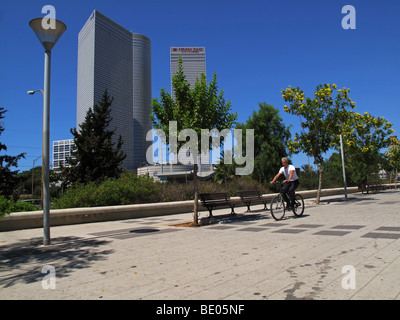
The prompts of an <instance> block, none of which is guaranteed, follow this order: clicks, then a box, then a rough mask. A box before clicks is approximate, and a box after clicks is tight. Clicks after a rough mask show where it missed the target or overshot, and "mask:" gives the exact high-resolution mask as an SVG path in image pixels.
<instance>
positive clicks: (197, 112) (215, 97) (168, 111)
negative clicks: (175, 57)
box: [150, 57, 237, 150]
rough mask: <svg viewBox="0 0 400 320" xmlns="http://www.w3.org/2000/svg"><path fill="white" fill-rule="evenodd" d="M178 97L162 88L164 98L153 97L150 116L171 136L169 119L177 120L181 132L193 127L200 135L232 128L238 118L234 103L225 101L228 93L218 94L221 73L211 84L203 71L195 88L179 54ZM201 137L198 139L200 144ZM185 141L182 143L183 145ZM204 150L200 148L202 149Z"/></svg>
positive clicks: (174, 83)
mask: <svg viewBox="0 0 400 320" xmlns="http://www.w3.org/2000/svg"><path fill="white" fill-rule="evenodd" d="M172 87H173V90H174V93H175V99H172V97H171V95H170V94H169V93H168V92H166V91H165V89H161V92H160V100H158V99H157V98H154V99H153V102H152V106H153V112H152V114H151V115H150V118H151V120H152V122H153V126H154V128H156V129H161V130H163V131H164V133H165V134H166V137H167V138H169V122H170V121H177V131H178V132H177V133H178V135H179V132H180V131H181V130H184V129H193V130H195V131H196V133H197V134H198V137H200V133H201V130H202V129H209V130H212V129H217V130H219V131H221V130H223V129H229V128H231V127H232V125H233V124H234V122H235V121H236V118H237V113H231V112H230V110H231V102H230V101H228V102H226V101H225V98H224V92H223V91H222V90H221V91H220V92H219V93H218V86H217V75H216V74H215V73H214V75H213V79H212V81H211V82H210V83H209V84H207V80H206V75H205V74H204V73H203V74H201V78H200V79H197V81H196V84H195V86H194V88H191V87H190V84H189V83H188V82H187V81H186V78H185V75H184V73H183V67H182V59H181V58H180V57H179V61H178V72H177V73H176V74H175V75H174V76H173V78H172ZM200 142H201V139H198V143H199V146H200ZM183 143H184V142H181V144H183ZM198 150H200V148H198Z"/></svg>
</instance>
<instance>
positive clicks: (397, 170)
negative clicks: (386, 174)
mask: <svg viewBox="0 0 400 320" xmlns="http://www.w3.org/2000/svg"><path fill="white" fill-rule="evenodd" d="M398 176H399V169H398V168H396V177H395V179H394V188H395V189H397V177H398Z"/></svg>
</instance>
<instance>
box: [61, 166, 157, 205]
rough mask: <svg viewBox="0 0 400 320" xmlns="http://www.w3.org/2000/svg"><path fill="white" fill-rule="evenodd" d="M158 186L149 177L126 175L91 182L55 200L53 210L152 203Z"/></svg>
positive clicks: (69, 190)
mask: <svg viewBox="0 0 400 320" xmlns="http://www.w3.org/2000/svg"><path fill="white" fill-rule="evenodd" d="M157 189H158V184H156V183H154V182H153V180H152V179H151V178H149V177H147V176H137V175H136V174H134V173H124V174H123V175H122V176H121V177H120V178H118V179H107V180H105V181H103V182H101V183H100V184H96V183H94V182H90V183H88V184H86V185H83V184H81V185H77V186H75V187H72V188H70V189H68V190H67V192H66V193H65V194H64V195H63V196H61V198H60V199H57V200H55V202H54V205H53V209H65V208H77V207H98V206H113V205H126V204H135V203H146V202H150V201H151V200H152V199H153V197H154V194H155V193H156V191H157Z"/></svg>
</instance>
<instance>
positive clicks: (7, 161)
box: [0, 107, 25, 196]
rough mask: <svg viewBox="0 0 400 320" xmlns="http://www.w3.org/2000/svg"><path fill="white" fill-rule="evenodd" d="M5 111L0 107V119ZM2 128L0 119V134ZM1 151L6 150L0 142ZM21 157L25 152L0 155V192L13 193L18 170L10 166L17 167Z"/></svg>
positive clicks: (5, 194) (4, 193)
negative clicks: (14, 154)
mask: <svg viewBox="0 0 400 320" xmlns="http://www.w3.org/2000/svg"><path fill="white" fill-rule="evenodd" d="M6 112H7V110H5V109H4V108H3V107H0V120H1V119H4V118H5V116H4V114H5V113H6ZM4 130H5V128H4V126H3V123H2V122H1V121H0V135H1V134H2V133H3V131H4ZM2 151H7V147H6V145H5V144H3V143H1V142H0V152H2ZM21 158H25V153H20V154H19V155H17V156H10V155H6V154H4V155H0V194H2V195H4V196H10V195H11V194H12V193H13V191H14V189H15V187H16V186H17V184H18V182H19V179H18V177H17V174H18V171H19V170H12V168H15V167H18V161H19V160H20V159H21Z"/></svg>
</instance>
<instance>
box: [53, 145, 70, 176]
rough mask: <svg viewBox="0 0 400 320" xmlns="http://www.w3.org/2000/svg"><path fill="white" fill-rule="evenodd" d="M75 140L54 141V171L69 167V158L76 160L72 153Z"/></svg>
mask: <svg viewBox="0 0 400 320" xmlns="http://www.w3.org/2000/svg"><path fill="white" fill-rule="evenodd" d="M74 146H75V144H74V140H73V139H69V140H58V141H53V169H59V168H60V167H61V166H63V167H69V164H68V162H67V159H68V158H71V157H72V158H74V157H73V156H72V155H71V151H72V149H73V148H74Z"/></svg>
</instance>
